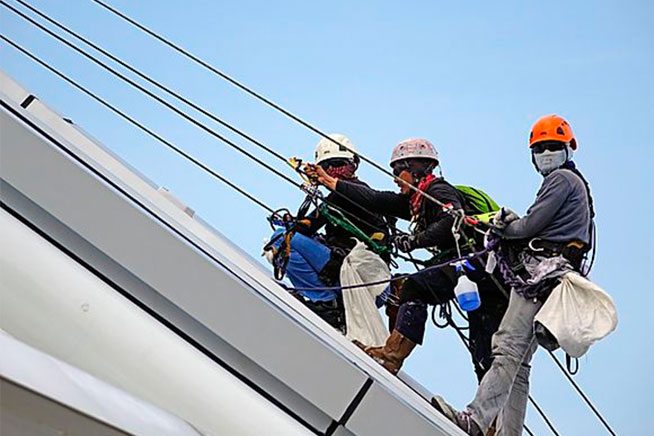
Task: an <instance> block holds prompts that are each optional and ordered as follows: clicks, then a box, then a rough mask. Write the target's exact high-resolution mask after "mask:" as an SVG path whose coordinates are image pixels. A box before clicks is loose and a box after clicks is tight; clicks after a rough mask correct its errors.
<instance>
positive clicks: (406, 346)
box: [364, 330, 416, 375]
mask: <svg viewBox="0 0 654 436" xmlns="http://www.w3.org/2000/svg"><path fill="white" fill-rule="evenodd" d="M415 346H416V344H415V342H413V341H411V340H410V339H409V338H407V337H405V336H403V335H402V334H401V333H400V332H398V331H397V330H393V332H392V333H391V335H390V336H389V337H388V339H387V340H386V344H384V346H383V347H367V348H365V349H364V351H365V352H366V353H367V354H368V355H369V356H371V357H372V358H373V359H375V360H376V361H377V363H379V364H380V365H382V366H383V367H384V368H386V369H387V370H388V371H389V372H391V373H392V374H394V375H395V374H397V373H398V372H399V371H400V368H401V367H402V363H404V359H406V358H407V357H408V356H409V354H411V351H413V349H414V348H415Z"/></svg>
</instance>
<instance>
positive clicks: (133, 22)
mask: <svg viewBox="0 0 654 436" xmlns="http://www.w3.org/2000/svg"><path fill="white" fill-rule="evenodd" d="M91 1H93V2H95V3H97V4H98V5H100V6H102V7H103V8H105V9H106V10H107V11H109V12H111V13H112V14H114V15H116V16H117V17H119V18H121V19H122V20H124V21H126V22H128V23H129V24H131V25H132V26H134V27H136V28H137V29H140V30H141V31H143V32H145V33H146V34H148V35H150V36H151V37H153V38H155V39H156V40H158V41H159V42H161V43H163V44H165V45H166V46H168V47H170V48H172V49H173V50H175V51H176V52H178V53H180V54H181V55H183V56H185V57H186V58H188V59H190V60H192V61H193V62H195V63H196V64H198V65H200V66H202V67H203V68H205V69H207V70H209V71H210V72H212V73H214V74H216V75H217V76H219V77H220V78H222V79H224V80H226V81H227V82H229V83H231V84H232V85H234V86H236V87H237V88H239V89H240V90H242V91H244V92H246V93H247V94H249V95H251V96H253V97H254V98H256V99H257V100H259V101H261V102H263V103H265V104H266V105H268V106H270V107H272V108H274V109H275V110H277V111H279V112H281V113H282V114H284V115H286V116H287V117H289V118H291V119H292V120H293V121H295V122H297V123H299V124H300V125H302V126H304V127H306V128H307V129H309V130H311V131H312V132H314V133H316V134H318V135H320V136H322V137H323V138H325V139H327V140H329V141H331V142H333V143H334V144H336V145H339V146H342V147H344V148H345V149H347V150H348V151H350V152H352V153H355V154H357V155H358V156H359V157H360V158H361V160H363V161H364V162H367V163H368V164H370V165H372V166H373V167H374V168H376V169H378V170H379V171H381V172H382V173H384V174H386V175H387V176H390V177H391V178H393V179H394V180H398V181H400V183H403V184H404V185H405V186H407V187H408V188H409V189H411V190H412V191H414V192H419V193H420V194H422V195H423V196H424V197H425V198H427V199H429V200H430V201H433V202H434V203H436V204H437V205H439V206H441V207H443V206H445V204H444V203H443V202H441V201H440V200H438V199H436V198H434V197H433V196H431V195H430V194H428V193H426V192H424V191H422V190H420V189H418V188H416V187H415V186H413V185H411V184H410V183H408V182H406V181H404V180H402V179H400V178H399V177H395V176H394V175H393V173H391V172H390V171H388V170H387V169H386V168H384V167H382V166H381V165H379V164H378V163H377V162H375V161H373V160H372V159H370V158H368V157H366V156H364V155H362V154H361V153H358V152H356V151H355V150H352V149H350V148H348V147H347V146H343V144H341V143H339V142H337V141H335V140H334V139H332V138H331V137H329V135H327V134H326V133H325V132H323V131H322V130H320V129H318V128H317V127H315V126H313V125H311V124H310V123H308V122H307V121H305V120H303V119H302V118H300V117H299V116H297V115H295V114H293V113H292V112H290V111H288V110H287V109H284V108H283V107H282V106H280V105H278V104H277V103H275V102H273V101H272V100H270V99H268V98H266V97H264V96H263V95H261V94H259V93H257V92H256V91H254V90H252V89H251V88H249V87H247V86H245V85H243V84H242V83H240V82H239V81H237V80H236V79H234V78H232V77H230V76H229V75H227V74H225V73H223V72H222V71H220V70H219V69H217V68H216V67H214V66H212V65H211V64H209V63H208V62H205V61H203V60H202V59H200V58H199V57H198V56H196V55H194V54H192V53H191V52H189V51H187V50H185V49H183V48H182V47H180V46H179V45H177V44H175V43H173V42H171V41H170V40H169V39H167V38H164V37H163V36H161V35H159V34H158V33H156V32H154V31H153V30H150V29H149V28H147V27H146V26H144V25H143V24H141V23H139V22H138V21H136V20H134V19H133V18H130V17H129V16H127V15H126V14H124V13H123V12H121V11H119V10H118V9H116V8H114V7H112V6H110V5H108V4H106V3H105V2H103V1H101V0H91Z"/></svg>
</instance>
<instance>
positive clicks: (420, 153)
mask: <svg viewBox="0 0 654 436" xmlns="http://www.w3.org/2000/svg"><path fill="white" fill-rule="evenodd" d="M412 158H417V159H431V160H434V161H436V162H438V151H437V150H436V147H434V145H433V144H432V143H431V142H429V141H427V140H426V139H422V138H409V139H405V140H404V141H400V143H399V144H397V145H396V146H395V148H394V149H393V154H392V155H391V162H390V164H391V166H392V165H393V163H395V162H397V161H399V160H403V159H412Z"/></svg>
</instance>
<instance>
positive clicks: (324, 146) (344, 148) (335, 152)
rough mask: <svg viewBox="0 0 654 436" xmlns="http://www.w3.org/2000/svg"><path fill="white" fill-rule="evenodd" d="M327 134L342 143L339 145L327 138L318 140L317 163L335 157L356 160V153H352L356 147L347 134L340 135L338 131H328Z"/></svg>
mask: <svg viewBox="0 0 654 436" xmlns="http://www.w3.org/2000/svg"><path fill="white" fill-rule="evenodd" d="M328 136H329V137H330V138H332V139H333V140H334V141H336V142H338V143H339V144H342V145H340V146H339V145H337V144H335V143H334V142H332V141H330V140H329V139H327V138H322V139H321V140H320V142H318V145H316V163H317V164H319V163H320V162H324V161H326V160H327V159H333V158H336V157H338V158H345V159H355V160H356V155H355V154H354V153H353V152H355V153H356V149H355V148H354V144H352V141H350V140H349V139H348V138H347V136H345V135H341V134H340V133H330V134H329V135H328ZM350 150H351V151H350Z"/></svg>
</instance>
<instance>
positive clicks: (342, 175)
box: [325, 164, 356, 180]
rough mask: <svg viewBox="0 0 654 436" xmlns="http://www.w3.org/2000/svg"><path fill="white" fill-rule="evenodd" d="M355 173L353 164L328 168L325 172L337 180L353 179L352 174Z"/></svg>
mask: <svg viewBox="0 0 654 436" xmlns="http://www.w3.org/2000/svg"><path fill="white" fill-rule="evenodd" d="M355 171H356V166H355V165H353V164H347V165H343V166H340V167H329V168H327V169H326V170H325V172H326V173H327V174H329V175H330V176H332V177H336V178H337V179H343V180H348V179H353V178H354V172H355Z"/></svg>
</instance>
